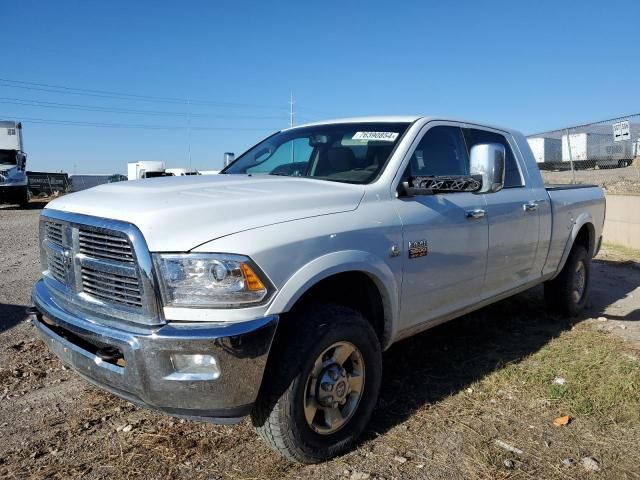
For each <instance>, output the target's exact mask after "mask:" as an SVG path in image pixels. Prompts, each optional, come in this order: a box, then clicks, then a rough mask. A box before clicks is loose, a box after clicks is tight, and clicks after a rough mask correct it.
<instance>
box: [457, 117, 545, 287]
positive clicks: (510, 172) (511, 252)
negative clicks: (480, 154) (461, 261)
mask: <svg viewBox="0 0 640 480" xmlns="http://www.w3.org/2000/svg"><path fill="white" fill-rule="evenodd" d="M464 135H465V139H466V142H467V147H468V148H469V149H471V148H472V147H473V145H476V144H478V143H499V144H501V145H503V146H504V147H505V175H504V187H503V189H502V190H500V191H499V192H497V193H492V194H488V195H484V197H485V199H486V202H487V208H486V210H487V217H488V219H489V255H488V258H487V276H486V280H485V296H486V297H494V296H496V295H499V294H501V293H505V292H508V291H509V290H512V289H514V288H517V287H519V286H521V285H524V284H526V283H528V282H530V281H531V280H533V279H535V278H538V277H539V276H540V271H539V270H538V271H537V272H536V271H534V262H535V260H536V252H537V250H538V237H539V234H538V233H539V230H540V217H539V209H540V208H542V206H541V205H539V202H540V201H544V200H541V199H539V198H535V192H534V190H532V189H531V188H527V187H526V186H525V175H524V172H523V171H522V170H521V168H520V167H519V163H518V161H517V159H516V157H515V155H514V153H513V149H512V147H511V145H510V142H509V141H507V138H506V137H505V136H504V135H503V134H502V133H499V132H497V131H490V130H487V129H481V128H466V129H465V130H464Z"/></svg>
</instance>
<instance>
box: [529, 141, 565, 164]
mask: <svg viewBox="0 0 640 480" xmlns="http://www.w3.org/2000/svg"><path fill="white" fill-rule="evenodd" d="M527 142H528V143H529V147H531V152H532V153H533V157H534V158H535V159H536V163H537V164H538V167H539V168H541V169H544V168H557V167H559V166H560V165H561V163H562V141H561V140H560V139H558V138H549V137H533V138H527Z"/></svg>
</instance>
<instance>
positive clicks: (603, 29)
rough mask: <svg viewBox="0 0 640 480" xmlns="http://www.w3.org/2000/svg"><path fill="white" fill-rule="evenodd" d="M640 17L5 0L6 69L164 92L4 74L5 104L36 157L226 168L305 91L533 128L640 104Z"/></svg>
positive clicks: (383, 6) (76, 165)
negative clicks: (227, 156)
mask: <svg viewBox="0 0 640 480" xmlns="http://www.w3.org/2000/svg"><path fill="white" fill-rule="evenodd" d="M639 20H640V2H638V1H636V0H617V1H616V2H613V3H612V2H608V1H604V0H602V1H588V0H576V1H557V0H556V1H535V2H534V1H531V2H525V1H513V0H511V1H498V0H495V1H492V0H487V1H483V2H480V1H472V0H469V1H465V0H459V1H455V2H442V1H437V2H436V1H433V2H432V1H415V2H402V1H395V2H388V1H386V2H385V1H367V2H365V1H362V2H359V1H344V0H343V1H333V0H325V1H323V2H308V3H307V2H285V1H277V2H276V1H272V2H264V1H262V2H259V1H255V2H247V1H241V0H236V1H234V2H212V1H204V0H203V1H187V0H185V1H184V2H175V1H174V2H168V1H150V0H149V1H142V0H137V1H135V2H131V1H128V2H125V1H108V2H105V1H94V0H90V1H79V0H78V1H71V0H69V1H64V2H51V1H45V0H41V1H32V0H21V1H19V2H10V3H8V4H5V5H4V15H3V22H2V25H3V26H2V30H3V33H2V38H3V42H2V43H3V49H2V52H3V54H2V59H3V60H2V66H1V67H0V78H2V79H4V80H14V81H19V82H33V83H37V84H47V85H59V86H64V87H70V88H78V89H88V90H93V91H108V92H115V93H123V94H129V95H141V96H145V97H161V98H163V99H165V100H164V101H160V100H158V99H156V98H154V99H149V98H145V99H144V101H143V100H142V99H141V98H139V97H126V96H125V97H121V98H112V97H111V96H109V95H103V94H100V93H96V92H85V93H92V95H78V94H70V93H62V92H60V91H59V90H58V89H54V88H49V87H42V86H38V85H32V84H25V83H20V84H17V83H8V82H6V81H0V119H5V118H6V119H13V118H17V119H24V137H25V150H26V151H27V153H28V154H29V168H30V169H33V170H51V171H59V170H64V171H67V172H69V173H73V172H74V170H75V171H76V172H77V173H114V172H123V173H126V163H127V162H130V161H136V160H164V161H166V162H167V165H168V166H175V167H177V166H188V164H189V153H188V151H189V146H190V149H191V159H192V166H193V167H195V168H199V169H203V170H205V169H218V168H220V166H221V163H222V156H223V152H225V151H235V152H237V153H240V152H241V151H243V150H244V149H246V148H248V147H250V146H251V145H253V144H254V143H256V141H258V140H259V139H260V138H262V137H264V136H265V135H267V134H268V133H270V132H272V131H274V130H277V129H279V128H283V127H286V126H287V125H288V121H289V112H288V108H289V107H288V101H289V93H290V92H291V91H293V94H294V97H295V101H296V105H295V107H294V110H295V111H296V116H295V122H296V123H303V122H305V121H309V120H315V119H322V118H329V117H341V116H354V115H367V114H414V113H416V114H437V115H450V116H456V117H464V118H472V119H476V120H481V121H487V122H491V123H497V124H502V125H508V126H511V127H514V128H518V129H520V130H521V131H523V132H524V133H533V132H538V131H542V130H546V129H551V128H556V127H563V126H566V125H571V124H576V123H583V122H586V121H591V120H598V119H604V118H609V117H612V116H616V115H622V114H628V113H635V112H638V111H640V89H639V88H638V87H637V82H638V78H640V57H638V48H637V46H638V37H637V31H638V21H639ZM18 87H20V88H18ZM25 87H27V88H25ZM52 90H54V91H52ZM66 91H67V92H71V91H74V92H76V91H75V90H66ZM171 99H174V100H171ZM187 100H189V103H187ZM44 102H49V103H44ZM17 103H19V105H18V104H17ZM95 110H101V111H95ZM105 110H110V111H105ZM113 110H115V111H113ZM149 112H153V113H149ZM29 119H31V120H29ZM36 119H39V120H36ZM52 120H55V121H65V122H80V123H82V124H86V123H91V124H100V125H109V126H102V127H98V126H96V125H92V126H87V125H68V124H65V125H61V124H51V123H50V122H51V121H52ZM42 121H46V122H48V123H41V122H42ZM189 124H190V125H191V128H188V125H189ZM133 125H137V126H139V127H138V128H133ZM116 126H117V127H116ZM140 127H143V128H140ZM149 127H154V128H149ZM158 127H160V128H158Z"/></svg>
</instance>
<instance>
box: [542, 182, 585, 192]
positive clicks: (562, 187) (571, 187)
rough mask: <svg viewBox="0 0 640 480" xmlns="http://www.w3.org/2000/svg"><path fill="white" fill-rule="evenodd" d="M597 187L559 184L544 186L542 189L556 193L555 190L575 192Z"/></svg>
mask: <svg viewBox="0 0 640 480" xmlns="http://www.w3.org/2000/svg"><path fill="white" fill-rule="evenodd" d="M596 186H597V185H588V184H581V183H578V184H576V183H559V184H557V185H545V186H544V188H546V189H547V191H548V192H551V191H557V190H576V189H578V188H593V187H596Z"/></svg>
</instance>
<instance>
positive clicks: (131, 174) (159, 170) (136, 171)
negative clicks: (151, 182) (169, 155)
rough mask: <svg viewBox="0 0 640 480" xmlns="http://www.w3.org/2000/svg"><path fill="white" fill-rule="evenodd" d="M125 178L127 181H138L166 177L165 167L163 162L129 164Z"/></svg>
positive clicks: (148, 161)
mask: <svg viewBox="0 0 640 480" xmlns="http://www.w3.org/2000/svg"><path fill="white" fill-rule="evenodd" d="M127 174H128V175H127V178H128V179H129V180H140V179H143V178H155V177H166V176H167V174H166V165H165V163H164V162H158V161H150V160H147V161H143V162H131V163H128V164H127Z"/></svg>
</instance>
